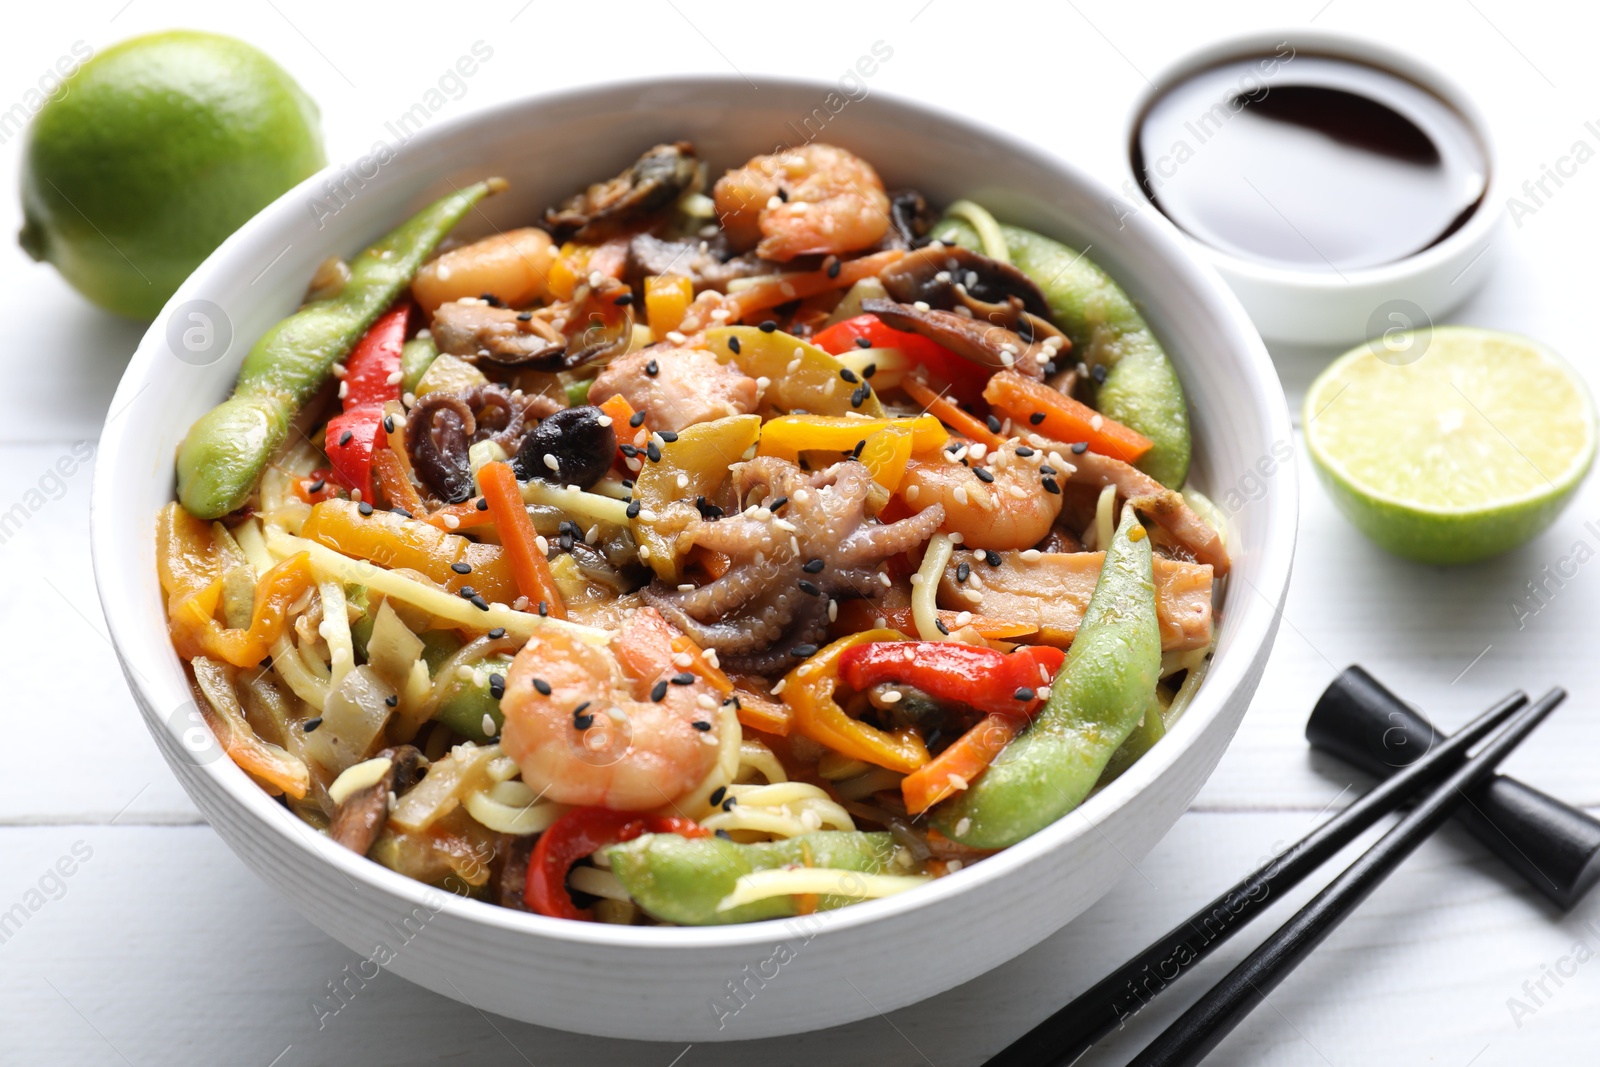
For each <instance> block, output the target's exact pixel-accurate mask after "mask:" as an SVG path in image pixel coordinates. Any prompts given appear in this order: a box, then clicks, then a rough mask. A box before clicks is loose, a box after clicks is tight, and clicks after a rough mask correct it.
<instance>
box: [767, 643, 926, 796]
mask: <svg viewBox="0 0 1600 1067" xmlns="http://www.w3.org/2000/svg"><path fill="white" fill-rule="evenodd" d="M903 639H904V638H903V637H902V635H901V634H899V633H897V632H896V631H894V630H866V631H864V632H862V633H858V634H851V635H850V636H849V637H841V638H839V640H837V641H835V642H833V643H832V644H831V645H829V646H828V647H826V648H824V649H822V650H821V651H820V652H818V653H816V654H815V655H813V656H811V657H810V658H808V659H807V660H806V661H805V662H804V663H802V664H800V666H798V667H796V668H795V669H794V670H792V671H790V672H789V673H788V674H786V675H784V678H783V693H782V694H781V695H782V697H783V702H784V703H785V704H787V705H788V706H789V709H790V711H791V712H793V714H794V729H795V730H796V731H798V732H799V733H801V734H803V735H804V736H806V737H809V738H811V740H813V741H817V742H820V743H821V744H824V745H827V746H828V747H829V748H831V749H833V750H834V751H836V752H839V753H841V754H843V755H845V756H848V757H850V758H851V759H858V760H861V761H863V762H865V763H871V764H873V765H874V766H878V767H886V768H888V769H889V770H891V771H898V772H900V773H901V774H910V773H911V772H912V771H914V770H916V769H917V768H918V767H921V766H923V765H924V764H925V763H927V762H928V749H927V746H926V745H924V744H923V743H922V738H921V737H919V736H918V735H917V732H916V731H915V730H912V729H910V728H906V729H903V730H898V731H895V732H894V733H888V732H886V731H883V730H879V729H877V728H876V727H874V726H869V725H867V724H866V723H864V722H861V721H859V720H857V719H852V718H851V717H850V716H848V715H846V714H845V711H844V709H843V708H842V707H840V706H839V702H838V701H837V700H835V699H834V692H835V691H836V690H837V689H838V686H839V657H840V656H841V655H842V654H843V653H844V651H845V649H847V648H854V647H855V646H856V645H860V644H865V643H867V642H871V641H900V640H903Z"/></svg>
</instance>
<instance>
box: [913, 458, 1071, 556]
mask: <svg viewBox="0 0 1600 1067" xmlns="http://www.w3.org/2000/svg"><path fill="white" fill-rule="evenodd" d="M952 445H957V447H958V451H956V452H951V451H948V450H947V451H945V452H944V453H943V454H942V455H941V456H939V457H938V458H936V459H927V458H923V459H913V460H911V462H910V463H909V464H907V466H906V473H905V477H904V478H903V479H902V480H901V482H900V489H899V493H900V496H901V497H902V498H903V499H904V500H905V502H906V506H908V507H910V508H911V509H912V510H913V511H922V510H924V509H926V508H929V507H932V506H933V505H934V504H942V505H944V522H943V523H942V524H941V525H940V527H939V529H940V530H942V531H944V532H945V533H959V534H960V535H961V537H962V543H963V544H966V545H968V546H970V547H973V548H993V549H1002V550H1003V549H1012V548H1032V547H1033V546H1034V545H1036V544H1038V543H1039V542H1040V541H1042V540H1043V539H1044V538H1045V536H1046V535H1047V534H1049V533H1050V527H1051V526H1052V525H1053V524H1054V523H1055V521H1056V516H1057V515H1060V514H1061V493H1060V492H1059V490H1058V491H1057V492H1053V493H1052V492H1049V491H1048V490H1047V489H1046V488H1045V486H1044V482H1045V481H1046V480H1047V479H1052V478H1053V479H1054V480H1056V481H1059V480H1060V478H1061V475H1060V474H1057V475H1054V476H1052V475H1050V474H1048V473H1041V471H1040V463H1039V453H1037V452H1033V453H1032V455H1031V456H1028V457H1022V456H1018V455H1017V452H1016V447H1015V446H1006V447H1004V448H1001V449H999V450H997V451H995V452H990V453H987V454H986V456H985V457H984V459H985V462H983V463H981V464H979V463H975V462H973V459H972V458H971V453H970V452H968V453H967V455H966V458H967V462H968V463H971V464H972V466H966V465H964V464H962V463H961V462H960V458H961V452H960V451H959V449H962V448H965V449H972V450H983V446H982V445H965V446H962V445H959V444H958V443H957V442H952ZM1024 451H1028V450H1027V449H1024ZM1052 469H1054V468H1052ZM979 470H982V471H983V472H984V475H987V476H988V479H987V480H986V479H985V477H984V475H980V474H978V471H979Z"/></svg>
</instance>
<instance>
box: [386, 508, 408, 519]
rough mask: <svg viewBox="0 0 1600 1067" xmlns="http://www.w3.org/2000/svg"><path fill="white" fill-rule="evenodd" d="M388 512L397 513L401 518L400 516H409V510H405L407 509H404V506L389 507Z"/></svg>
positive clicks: (404, 517) (405, 517) (406, 517)
mask: <svg viewBox="0 0 1600 1067" xmlns="http://www.w3.org/2000/svg"><path fill="white" fill-rule="evenodd" d="M389 514H391V515H398V516H400V517H401V518H402V519H409V518H411V512H409V511H407V510H406V509H405V508H390V509H389Z"/></svg>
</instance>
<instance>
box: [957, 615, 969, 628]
mask: <svg viewBox="0 0 1600 1067" xmlns="http://www.w3.org/2000/svg"><path fill="white" fill-rule="evenodd" d="M971 621H972V612H970V611H960V612H957V613H956V625H957V626H965V625H967V623H969V622H971Z"/></svg>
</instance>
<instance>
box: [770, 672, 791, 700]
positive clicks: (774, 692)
mask: <svg viewBox="0 0 1600 1067" xmlns="http://www.w3.org/2000/svg"><path fill="white" fill-rule="evenodd" d="M788 684H789V679H788V678H787V677H784V678H779V679H778V684H777V685H775V686H773V687H772V690H771V692H772V695H773V696H777V695H778V694H779V693H781V692H783V687H784V686H786V685H788Z"/></svg>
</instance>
